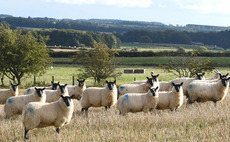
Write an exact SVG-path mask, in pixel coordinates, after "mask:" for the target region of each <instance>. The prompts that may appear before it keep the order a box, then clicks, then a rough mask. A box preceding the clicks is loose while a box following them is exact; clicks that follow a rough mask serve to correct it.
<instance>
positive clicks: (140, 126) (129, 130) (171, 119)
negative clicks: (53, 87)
mask: <svg viewBox="0 0 230 142" xmlns="http://www.w3.org/2000/svg"><path fill="white" fill-rule="evenodd" d="M53 66H54V68H53V69H52V70H48V71H47V73H46V74H44V75H43V76H41V77H38V78H37V81H38V82H43V81H45V84H46V85H50V81H51V76H55V81H60V82H61V83H67V84H71V83H72V75H77V72H78V71H77V69H78V68H80V66H78V65H53ZM125 68H145V69H146V72H145V74H123V75H122V76H121V77H118V78H117V85H121V84H125V83H130V82H131V81H133V79H134V77H135V78H136V79H137V80H144V79H145V78H146V76H150V72H151V71H154V74H158V73H159V74H160V76H159V80H164V81H169V80H171V79H174V78H176V76H173V75H172V74H170V73H165V72H164V71H163V70H161V69H159V68H153V67H143V66H142V67H141V66H139V67H130V66H119V68H118V69H117V71H123V69H125ZM217 69H218V70H219V71H220V72H222V73H224V74H225V73H228V72H230V70H229V69H230V68H217ZM213 75H214V73H210V74H206V75H205V77H210V76H213ZM108 80H111V81H112V80H113V79H112V78H110V79H108ZM32 82H33V77H31V78H25V79H24V80H22V83H23V84H22V87H20V94H21V93H22V92H23V91H24V87H25V86H26V84H27V85H29V84H30V85H31V84H32ZM5 83H6V84H8V80H5ZM41 84H42V83H41ZM86 85H87V87H89V86H93V80H92V79H87V80H86ZM185 101H186V100H184V102H185ZM229 101H230V96H229V94H228V96H227V97H226V98H225V99H224V100H223V101H222V102H219V103H217V107H215V106H214V104H213V103H212V102H208V103H201V104H198V103H195V104H193V105H190V106H189V107H186V105H183V106H182V107H181V108H180V109H178V111H177V112H171V111H168V110H165V111H157V114H154V113H147V114H145V113H143V112H140V113H135V114H132V113H129V114H128V115H126V116H120V115H119V113H118V110H117V109H116V108H115V106H114V107H112V108H111V109H110V110H108V111H107V112H105V109H104V108H90V109H89V116H88V118H87V117H86V116H85V115H82V114H81V112H80V110H81V107H80V103H79V101H77V100H74V107H75V108H74V115H73V117H72V120H71V122H70V124H68V125H66V126H64V127H61V131H60V134H59V135H57V134H56V131H55V129H54V127H47V128H42V129H34V130H31V131H29V136H30V139H29V141H41V142H42V141H114V142H115V141H181V142H184V141H228V140H229V139H230V127H229V126H230V113H229V111H230V105H229V103H228V102H229ZM3 107H4V105H0V126H1V129H0V141H23V133H24V130H23V127H22V123H21V116H15V117H13V118H10V119H6V118H5V115H4V111H3Z"/></svg>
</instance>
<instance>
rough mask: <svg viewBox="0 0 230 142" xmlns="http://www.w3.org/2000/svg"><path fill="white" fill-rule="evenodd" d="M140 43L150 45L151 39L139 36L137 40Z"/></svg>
mask: <svg viewBox="0 0 230 142" xmlns="http://www.w3.org/2000/svg"><path fill="white" fill-rule="evenodd" d="M138 41H139V42H140V43H152V39H151V38H150V37H149V36H146V35H144V36H141V37H140V38H139V40H138Z"/></svg>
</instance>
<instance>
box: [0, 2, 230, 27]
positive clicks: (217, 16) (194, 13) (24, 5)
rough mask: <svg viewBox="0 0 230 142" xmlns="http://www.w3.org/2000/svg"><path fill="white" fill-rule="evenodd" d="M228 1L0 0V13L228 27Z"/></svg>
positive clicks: (22, 15)
mask: <svg viewBox="0 0 230 142" xmlns="http://www.w3.org/2000/svg"><path fill="white" fill-rule="evenodd" d="M229 7H230V0H0V14H9V15H12V16H15V17H28V16H30V17H49V18H57V19H64V18H68V19H74V20H76V19H119V20H130V21H147V22H161V23H163V24H167V25H169V24H172V25H174V26H176V25H179V26H184V25H186V24H199V25H213V26H230V8H229Z"/></svg>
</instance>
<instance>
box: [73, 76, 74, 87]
mask: <svg viewBox="0 0 230 142" xmlns="http://www.w3.org/2000/svg"><path fill="white" fill-rule="evenodd" d="M73 85H74V76H73Z"/></svg>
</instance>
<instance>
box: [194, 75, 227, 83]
mask: <svg viewBox="0 0 230 142" xmlns="http://www.w3.org/2000/svg"><path fill="white" fill-rule="evenodd" d="M217 75H218V76H219V77H217V78H216V79H212V80H194V81H193V82H206V83H208V82H209V83H211V82H217V81H219V80H220V78H226V77H227V76H228V73H227V74H226V75H222V74H221V73H219V74H217Z"/></svg>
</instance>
